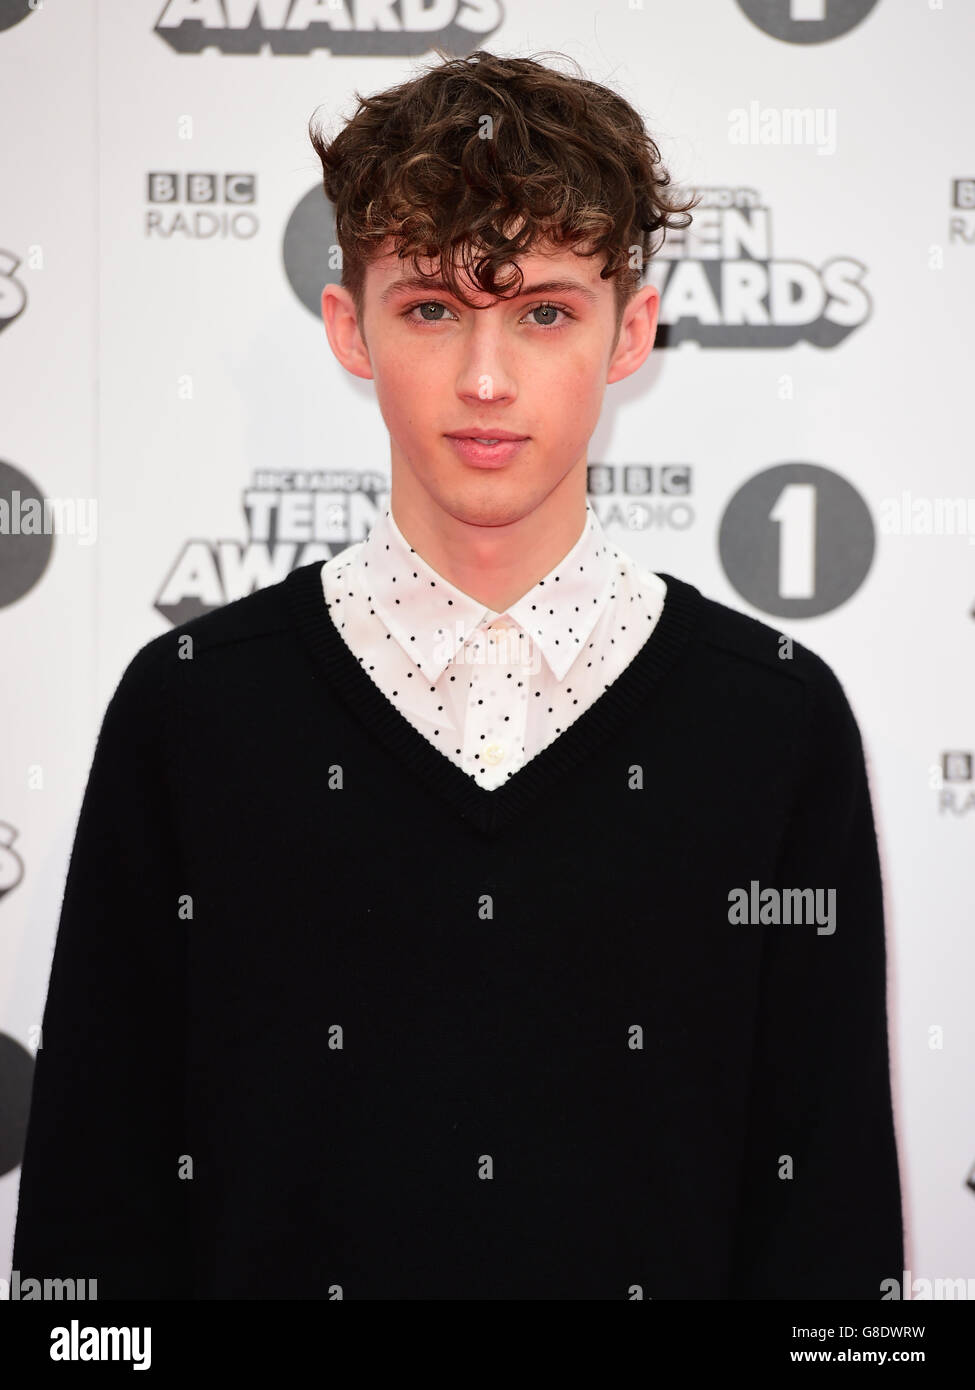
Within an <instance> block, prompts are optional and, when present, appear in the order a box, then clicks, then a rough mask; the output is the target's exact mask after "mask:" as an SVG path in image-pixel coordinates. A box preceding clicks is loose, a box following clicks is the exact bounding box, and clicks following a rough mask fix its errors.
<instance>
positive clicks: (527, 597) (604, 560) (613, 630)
mask: <svg viewBox="0 0 975 1390" xmlns="http://www.w3.org/2000/svg"><path fill="white" fill-rule="evenodd" d="M322 588H323V590H324V594H325V602H326V603H327V605H328V609H329V614H330V616H331V618H332V621H333V623H334V624H335V627H336V628H337V629H338V631H339V633H340V634H341V636H342V638H343V640H344V641H345V643H346V645H347V646H348V647H349V648H350V649H351V651H352V652H353V654H354V655H355V656H356V657H357V658H358V660H359V662H360V663H361V665H362V666H363V668H364V669H365V671H366V672H367V673H368V674H369V676H370V677H371V678H372V680H373V681H374V682H375V684H376V685H377V686H378V687H379V689H380V690H381V691H382V692H383V694H384V695H385V696H386V698H387V699H388V700H390V701H391V702H392V703H393V704H394V705H395V706H396V708H397V709H398V710H399V712H400V713H401V714H402V715H403V717H404V718H405V719H407V720H409V722H410V723H411V724H412V725H413V727H414V728H415V729H417V730H418V731H419V732H420V733H422V734H423V735H424V737H425V738H427V739H428V740H429V741H430V743H432V744H433V746H434V747H435V748H437V749H439V751H440V752H441V753H442V754H443V755H444V757H446V758H450V759H451V761H452V762H454V763H456V764H457V766H458V767H460V768H461V769H462V770H463V771H464V772H467V773H469V775H470V776H471V777H472V778H474V779H475V781H476V782H477V783H478V785H479V786H481V787H483V788H485V790H488V791H494V790H495V789H496V788H498V787H500V786H502V785H503V784H504V783H505V782H506V781H507V780H508V778H509V777H512V776H514V775H515V774H516V773H517V772H518V771H519V769H520V768H522V767H524V765H525V763H526V762H528V760H529V759H530V758H533V757H534V756H535V754H536V753H540V752H541V750H542V749H543V748H545V747H547V746H548V744H549V743H551V742H552V741H553V739H556V738H558V736H559V734H561V733H563V732H564V730H565V729H567V728H568V726H569V725H570V724H571V723H572V722H573V721H574V720H576V719H578V717H579V715H580V714H582V713H583V712H584V711H585V710H586V709H588V707H589V706H590V705H591V704H593V703H594V702H595V701H596V700H597V699H598V698H599V696H600V695H601V694H602V693H603V691H604V690H606V688H607V686H609V685H611V684H612V683H613V681H615V680H616V678H617V677H618V676H619V675H620V674H621V673H622V672H623V671H624V670H625V669H626V667H627V666H628V665H629V663H630V662H631V661H632V659H633V657H634V656H635V655H636V653H637V652H638V651H639V650H640V648H641V647H642V646H643V645H644V643H645V642H646V641H647V640H648V638H649V637H650V635H651V633H652V632H653V629H654V627H655V626H656V624H657V621H658V619H659V617H660V614H661V612H662V610H663V604H664V598H665V596H666V592H667V586H666V584H665V582H664V580H663V579H661V578H660V576H659V575H657V574H654V573H652V572H644V571H642V570H640V569H639V568H638V567H637V565H636V563H635V562H634V561H633V560H632V559H631V558H630V557H629V556H628V555H626V554H625V552H623V551H621V550H619V549H617V548H616V547H615V546H614V545H613V544H612V543H611V542H610V540H609V539H608V537H607V536H606V533H605V531H604V529H603V527H602V525H601V523H600V522H599V519H598V517H597V516H596V513H595V512H594V511H593V509H592V507H591V505H590V504H589V502H588V500H587V502H586V520H585V524H584V526H583V530H582V534H581V535H580V537H579V539H578V540H577V541H576V543H575V545H574V546H573V547H572V549H571V550H570V551H569V552H568V554H567V555H566V556H565V557H564V559H562V560H561V561H560V563H559V564H558V565H556V567H555V568H554V569H553V570H551V571H550V572H549V573H548V574H546V575H544V576H543V577H542V578H540V579H539V580H538V581H537V583H536V584H535V585H534V586H533V587H532V588H530V589H529V590H528V592H527V593H526V594H524V595H523V596H522V597H521V598H520V599H518V601H517V602H516V603H514V604H512V605H511V607H510V608H508V609H507V610H506V612H505V613H503V614H502V613H496V612H494V611H493V610H492V609H490V608H487V607H485V606H484V604H482V603H479V602H478V601H477V600H476V599H474V598H472V597H471V596H470V595H469V594H465V593H463V592H462V591H461V590H460V589H457V588H455V587H454V585H453V584H451V583H450V582H449V581H448V580H446V579H444V578H443V576H442V575H440V574H438V573H437V571H436V570H434V569H432V568H431V567H430V565H428V564H427V563H426V561H425V560H423V559H422V557H421V556H420V555H418V554H417V552H416V551H415V550H414V549H413V548H412V546H411V545H410V544H409V542H408V541H407V540H406V538H405V537H404V535H403V534H402V532H401V531H400V529H399V527H398V526H397V524H396V521H395V519H394V517H393V515H392V511H391V510H390V509H389V508H386V510H385V511H383V512H382V513H380V515H379V517H378V518H377V520H376V522H375V523H374V525H373V527H372V530H371V531H370V532H369V535H368V536H367V537H366V539H365V540H364V541H359V542H357V543H356V544H354V545H351V546H348V547H347V548H346V549H345V550H343V551H341V552H340V553H339V554H338V555H335V556H333V557H332V559H330V560H327V561H326V562H325V563H324V564H323V566H322Z"/></svg>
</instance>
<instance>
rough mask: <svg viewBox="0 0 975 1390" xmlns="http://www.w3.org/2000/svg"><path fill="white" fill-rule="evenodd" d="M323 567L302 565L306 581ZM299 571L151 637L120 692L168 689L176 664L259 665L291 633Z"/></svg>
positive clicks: (236, 669)
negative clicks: (271, 647) (270, 648)
mask: <svg viewBox="0 0 975 1390" xmlns="http://www.w3.org/2000/svg"><path fill="white" fill-rule="evenodd" d="M320 569H321V565H320V564H319V563H314V564H311V565H306V566H302V567H301V571H300V572H301V573H302V574H303V575H304V578H305V582H306V584H307V583H310V582H311V580H310V572H311V571H312V570H315V571H320ZM298 573H299V571H296V570H292V571H291V573H290V574H289V575H287V576H286V577H285V578H284V579H283V580H280V581H279V582H277V583H275V584H269V585H266V586H265V587H264V588H260V589H255V590H254V592H253V593H250V594H247V595H245V596H244V597H243V598H239V599H234V600H233V601H232V602H230V603H227V604H225V605H223V606H222V607H220V608H216V609H213V610H212V611H211V612H209V613H203V614H200V615H199V616H198V617H195V618H189V619H187V620H186V621H185V622H182V623H178V624H177V625H176V626H174V627H172V628H169V629H168V630H167V631H166V632H162V633H160V634H159V635H158V636H156V637H153V638H150V639H149V641H147V642H146V643H144V644H143V646H141V647H140V648H139V649H138V650H137V651H136V653H135V654H134V656H132V658H131V659H130V661H129V662H128V665H127V666H126V667H125V670H124V671H123V673H122V676H121V678H120V680H119V684H118V688H117V690H116V696H115V698H116V699H118V698H120V697H123V698H124V697H125V696H127V695H130V694H131V695H132V696H133V697H134V696H135V695H136V694H137V693H139V692H142V693H143V694H148V693H149V692H150V691H155V692H157V693H158V692H160V691H162V692H165V691H166V689H167V688H168V681H169V678H170V675H171V674H172V672H173V671H175V670H179V671H181V672H185V671H187V670H189V669H192V670H195V671H196V672H198V673H201V672H203V671H206V672H208V673H211V674H213V675H217V676H227V675H233V674H238V673H240V671H241V670H243V669H245V668H246V667H247V666H248V665H251V666H258V665H259V664H260V663H261V662H262V659H264V657H266V655H267V648H268V646H269V645H271V644H273V643H275V642H280V641H281V639H282V638H287V637H288V635H289V634H290V632H291V631H292V629H293V627H294V617H293V614H292V611H291V605H290V602H289V594H290V591H291V589H292V588H293V586H294V582H295V577H296V575H297V574H298ZM323 602H324V598H323Z"/></svg>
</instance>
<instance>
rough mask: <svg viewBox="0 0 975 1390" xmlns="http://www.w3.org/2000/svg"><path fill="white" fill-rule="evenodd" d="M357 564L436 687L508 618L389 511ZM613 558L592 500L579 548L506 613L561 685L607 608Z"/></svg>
mask: <svg viewBox="0 0 975 1390" xmlns="http://www.w3.org/2000/svg"><path fill="white" fill-rule="evenodd" d="M356 563H357V564H358V565H360V566H361V567H363V577H364V579H365V581H366V584H367V588H366V593H367V594H368V595H369V599H370V602H371V604H372V606H373V608H374V609H375V611H376V613H377V614H378V615H379V617H380V618H381V619H382V621H383V622H384V623H385V625H386V628H387V630H388V631H389V632H390V633H391V634H392V636H393V638H394V639H395V640H396V641H397V642H398V643H399V645H400V646H401V647H402V648H403V650H404V651H405V652H406V654H407V655H408V656H409V658H410V659H411V660H412V661H415V662H416V663H417V665H418V666H419V667H420V670H421V671H422V672H423V674H424V676H426V678H427V679H428V680H430V681H435V680H436V679H437V678H438V677H439V676H440V675H441V674H442V673H443V671H444V670H445V668H446V667H447V666H448V664H449V663H450V662H451V661H452V660H453V659H454V657H455V656H456V654H457V652H458V650H459V649H460V648H461V647H462V646H463V645H464V643H465V642H466V641H467V640H468V639H469V638H470V636H471V635H472V633H473V632H474V631H475V629H476V628H477V627H478V626H479V625H480V624H481V623H482V622H484V621H485V620H487V621H488V622H490V621H492V620H493V619H495V618H499V617H501V616H502V615H501V614H500V613H497V612H495V610H494V609H492V608H488V607H486V606H485V605H484V604H483V603H479V602H478V600H477V599H475V598H472V597H471V596H470V594H465V593H463V592H462V591H461V590H460V589H458V588H456V586H455V585H453V584H451V583H450V581H449V580H447V579H445V578H444V577H443V575H441V574H439V573H438V572H437V571H436V570H435V569H433V568H432V567H431V566H430V565H428V564H427V562H426V561H425V560H424V559H423V557H422V555H419V554H418V553H417V552H416V551H415V550H414V549H413V547H412V546H411V545H410V543H409V541H407V539H406V537H405V536H404V535H403V533H402V531H400V529H399V527H398V526H397V524H396V521H395V519H394V517H393V514H392V510H391V509H390V508H389V507H387V508H386V509H385V510H384V511H383V512H382V513H380V515H379V517H378V518H377V520H376V521H375V523H374V524H373V527H372V530H371V531H370V532H369V535H368V536H367V538H366V540H365V541H364V543H363V545H362V548H361V550H360V552H359V554H358V556H357V559H356ZM614 575H615V554H614V549H613V547H612V546H611V545H610V543H609V540H608V538H607V536H606V533H605V531H604V530H603V528H602V526H601V524H600V522H599V519H598V517H597V516H596V513H595V512H594V511H593V509H592V507H591V506H590V504H589V501H588V499H587V501H586V520H585V524H584V526H583V529H582V533H581V535H580V536H579V539H578V540H577V541H576V543H575V545H574V546H573V547H572V549H571V550H570V551H569V552H568V554H567V555H565V556H564V557H563V559H562V560H560V562H559V563H558V564H557V565H556V566H555V568H554V569H552V570H550V571H549V573H548V574H546V575H544V576H543V577H542V578H541V579H539V580H538V581H537V583H535V584H534V585H533V586H532V588H530V589H529V590H528V592H527V593H525V594H523V595H522V597H521V598H520V599H518V600H517V601H516V602H515V603H513V604H511V606H510V607H509V608H507V609H505V612H506V613H507V615H508V616H509V618H511V619H512V620H513V621H514V622H516V623H517V624H518V625H519V626H520V627H521V628H523V629H524V631H525V632H527V633H528V634H529V635H530V636H531V638H532V640H533V641H534V642H536V643H537V644H538V646H539V648H540V650H541V651H542V653H543V654H544V656H545V659H546V661H547V662H548V664H549V667H550V668H551V670H552V671H553V673H554V674H555V676H556V677H557V679H558V680H563V679H564V677H565V675H566V673H567V672H568V670H569V667H570V666H571V665H572V663H573V661H574V660H575V658H576V657H577V656H578V654H579V652H580V650H581V649H582V647H583V646H584V645H585V643H586V641H587V640H588V638H589V636H590V634H591V632H592V630H593V628H594V627H595V625H596V623H597V621H598V620H599V618H600V617H601V615H602V612H603V609H604V608H605V606H606V604H607V602H608V601H609V597H610V593H611V592H612V588H613V581H614Z"/></svg>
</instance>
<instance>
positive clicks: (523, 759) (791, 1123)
mask: <svg viewBox="0 0 975 1390" xmlns="http://www.w3.org/2000/svg"><path fill="white" fill-rule="evenodd" d="M314 138H315V144H316V149H317V150H318V152H319V154H320V155H321V158H322V162H323V168H324V174H325V190H326V192H327V194H328V195H329V197H330V198H331V199H332V201H333V203H334V205H335V210H336V222H337V227H338V235H339V238H340V240H341V244H342V250H343V255H344V260H343V283H342V285H341V286H329V287H327V288H326V289H325V292H324V295H323V303H322V308H323V315H324V320H325V326H326V329H327V332H328V338H329V341H330V343H331V345H332V348H333V350H334V352H335V355H336V356H337V358H338V359H339V361H340V362H341V363H342V365H343V366H344V367H345V368H346V369H347V370H349V371H350V372H352V373H354V374H356V375H358V376H361V377H366V378H368V379H371V380H373V381H374V382H375V388H376V393H377V397H378V401H379V406H380V409H381V411H382V414H383V418H384V420H385V423H386V425H387V427H388V430H389V435H390V448H391V466H392V487H391V494H390V505H389V507H388V508H386V509H384V510H383V512H382V513H381V515H380V516H379V519H378V521H377V523H376V525H375V527H374V528H373V531H372V532H371V533H370V535H369V536H368V538H367V539H366V540H365V541H364V542H360V543H357V544H355V545H353V546H351V547H349V548H348V549H347V550H346V551H343V552H342V553H340V554H339V555H336V556H335V557H333V559H332V560H330V561H328V562H327V563H326V564H324V565H320V564H311V565H307V566H303V567H300V568H298V569H296V570H295V571H294V572H293V573H292V574H291V575H290V576H289V578H288V579H287V580H285V581H284V582H283V583H281V584H276V585H274V586H272V587H270V588H266V589H264V590H261V591H259V592H256V593H254V594H252V595H250V596H249V597H247V598H245V599H243V600H240V601H239V602H236V603H232V604H230V605H228V606H227V607H225V608H224V609H222V610H221V611H219V612H217V613H213V614H211V615H208V616H206V617H204V618H200V619H197V620H196V621H194V622H190V623H187V624H184V625H183V627H181V628H179V629H177V630H176V631H173V632H169V633H166V634H164V635H162V636H160V637H157V638H156V639H154V640H153V641H151V642H149V643H148V644H147V645H146V646H145V647H143V648H142V650H141V651H140V652H139V653H138V654H137V655H136V656H135V658H134V659H133V661H132V662H131V664H130V665H129V667H128V668H127V670H126V672H125V673H124V675H123V678H122V680H121V682H120V685H119V688H118V690H117V691H116V693H115V695H114V697H113V699H112V702H111V704H110V706H109V708H108V711H107V713H106V716H105V721H104V725H103V727H102V731H101V735H100V738H99V743H98V747H97V749H96V753H95V758H94V764H93V767H92V771H91V777H90V781H89V785H88V789H87V792H86V795H85V800H84V804H83V808H82V812H81V819H80V823H79V826H78V831H77V838H76V843H75V847H74V850H73V854H72V859H71V864H70V870H69V877H68V882H67V887H66V892H65V899H64V907H63V912H62V918H61V923H60V928H59V935H58V941H57V947H56V952H55V957H54V962H53V969H52V974H51V981H50V987H49V994H48V1000H47V1006H46V1011H45V1015H44V1030H43V1048H42V1049H41V1050H40V1052H39V1053H38V1058H37V1070H36V1077H35V1088H34V1097H33V1108H32V1113H31V1117H30V1126H29V1132H28V1137H27V1146H26V1153H25V1157H24V1163H23V1173H22V1181H21V1195H20V1207H19V1213H18V1227H17V1237H16V1248H15V1266H16V1267H17V1268H18V1269H20V1271H21V1278H24V1277H27V1276H29V1275H32V1274H33V1275H39V1276H42V1275H50V1276H53V1275H62V1276H66V1275H70V1274H75V1275H79V1276H80V1275H85V1276H87V1277H89V1278H91V1277H96V1278H97V1279H98V1289H99V1296H100V1297H102V1298H105V1297H111V1296H114V1295H119V1296H126V1295H127V1296H137V1297H138V1296H142V1297H154V1298H155V1297H180V1296H183V1297H197V1298H210V1297H229V1298H236V1297H257V1298H262V1297H267V1298H280V1297H320V1298H334V1297H344V1298H360V1299H363V1298H364V1299H375V1298H394V1299H412V1298H433V1299H458V1298H459V1299H473V1298H486V1299H503V1298H513V1299H542V1298H549V1299H551V1298H555V1299H562V1298H565V1299H577V1298H584V1299H590V1298H592V1299H614V1298H616V1299H631V1298H637V1297H644V1298H654V1299H661V1298H690V1299H705V1298H707V1299H713V1298H718V1299H740V1298H777V1299H781V1298H829V1297H838V1298H850V1299H878V1298H880V1296H881V1282H882V1280H884V1279H885V1278H890V1277H899V1275H900V1271H901V1267H902V1263H903V1258H902V1257H903V1245H902V1227H901V1204H900V1186H899V1179H898V1166H897V1152H896V1145H895V1136H894V1127H893V1118H892V1110H891V1092H890V1079H889V1071H888V1041H887V1019H886V1006H885V985H886V977H885V942H884V921H883V908H882V892H881V878H880V871H879V865H878V854H877V844H876V839H875V834H874V825H873V818H872V811H871V801H870V794H869V788H868V781H867V775H866V769H865V764H864V757H863V750H862V746H861V740H860V735H859V731H858V728H857V724H856V722H855V719H854V716H853V714H852V713H851V710H850V707H849V704H848V702H847V700H846V698H845V695H844V693H843V690H842V687H841V686H840V684H839V682H838V680H837V678H836V676H835V675H834V674H833V672H832V671H831V670H830V668H829V667H828V666H827V665H826V664H825V663H824V662H823V661H822V660H821V659H820V658H818V657H817V656H816V655H814V654H813V653H812V652H811V651H809V650H808V649H806V648H805V647H803V646H801V645H800V644H798V643H792V642H789V641H787V640H786V639H784V638H783V637H782V635H781V634H780V633H778V632H777V631H775V630H774V629H773V628H771V627H769V626H766V625H765V624H763V623H760V622H757V621H755V620H754V619H752V618H750V617H747V616H745V615H743V614H740V613H738V612H736V611H734V610H732V609H730V608H728V607H725V606H722V605H721V604H719V603H717V602H715V601H714V600H712V599H709V598H706V597H705V596H704V595H702V594H701V593H700V592H699V591H698V590H697V589H696V588H695V587H694V586H693V585H691V584H690V583H688V582H687V581H686V580H682V579H679V578H676V577H675V576H673V575H669V574H664V575H656V574H654V573H651V572H644V571H643V570H641V569H640V568H639V567H638V566H637V565H635V564H634V562H633V561H632V560H631V559H630V558H629V557H628V556H627V555H626V553H625V552H624V551H621V550H619V549H617V548H616V547H614V546H613V545H612V544H610V542H609V540H608V538H607V537H606V536H605V534H603V532H602V531H601V528H600V526H599V524H598V522H597V520H596V517H595V515H594V513H593V512H592V510H591V509H590V508H589V507H588V505H587V499H586V456H587V445H588V441H589V438H590V436H591V434H592V431H593V428H594V426H595V424H596V421H597V419H598V417H599V412H600V409H601V406H602V402H603V394H604V390H605V387H606V386H607V385H608V384H610V383H612V382H615V381H618V380H621V379H622V378H624V377H626V376H629V375H630V374H632V373H633V372H635V371H636V370H638V368H639V367H640V366H641V365H642V363H643V362H644V361H645V360H646V357H647V355H648V353H649V352H650V350H651V347H652V345H653V339H654V333H655V328H656V315H657V294H656V292H655V291H654V290H653V289H652V288H651V287H649V286H643V287H640V285H639V283H638V282H639V278H640V277H639V273H638V269H639V262H640V259H641V257H642V260H643V263H645V261H646V257H647V254H648V253H649V251H650V249H651V237H652V234H653V233H654V232H656V231H658V230H660V229H662V228H666V227H667V226H673V225H680V223H679V221H678V219H679V218H680V217H681V216H684V215H686V211H687V205H686V204H685V205H681V204H680V203H678V201H677V200H676V199H675V198H672V197H670V196H669V195H668V190H667V176H666V174H665V173H664V171H663V169H662V167H661V165H660V160H659V154H658V152H657V150H656V148H655V146H654V145H653V143H652V141H650V140H649V137H648V136H647V135H646V132H645V131H644V129H643V127H642V123H641V121H640V118H639V117H638V116H637V114H636V113H635V112H634V111H633V110H632V108H631V107H630V106H628V105H627V103H625V102H624V101H623V100H622V99H621V98H620V97H618V96H616V95H614V94H613V93H611V92H609V91H608V90H607V89H605V88H603V87H600V86H598V85H596V84H593V83H589V82H585V81H583V80H581V79H578V78H574V77H570V76H566V75H564V74H562V73H560V72H557V71H555V70H552V69H549V68H546V67H544V66H542V65H540V64H538V63H536V62H533V61H531V60H528V59H514V58H512V59H504V58H499V57H495V56H493V55H491V54H487V53H483V52H479V53H475V54H473V55H471V56H470V57H469V58H466V59H459V60H455V61H450V60H446V61H442V62H441V63H440V65H439V66H437V67H435V68H433V69H431V70H430V71H428V72H426V73H424V74H422V75H421V76H419V77H418V78H416V79H415V80H413V81H411V82H409V83H406V84H405V85H403V86H401V87H398V88H396V89H394V90H392V91H390V92H386V93H383V94H381V95H379V96H377V97H372V98H368V99H366V100H364V101H363V102H362V104H361V106H360V109H359V111H358V113H357V114H356V116H355V118H354V119H353V120H352V121H351V122H350V123H349V124H348V125H346V126H345V128H344V129H343V130H342V132H341V133H340V134H339V135H338V136H337V138H336V139H335V140H334V141H333V142H331V143H327V142H325V141H324V140H323V139H322V138H321V136H320V135H316V136H315V137H314ZM633 248H636V249H637V251H638V252H640V253H641V254H640V256H638V257H636V265H637V269H636V270H634V269H633V266H634V258H633V255H632V252H633ZM472 437H475V438H478V439H481V440H485V441H500V442H484V443H480V444H479V443H476V442H472ZM803 895H805V896H803ZM834 895H835V896H834ZM811 899H814V900H816V901H817V902H818V901H820V900H826V901H829V903H830V911H829V913H828V914H827V915H826V916H824V915H822V914H816V915H810V916H807V917H806V919H805V920H803V914H802V912H799V913H798V914H797V918H798V920H797V919H796V917H791V918H790V913H789V912H788V911H785V912H784V913H780V912H778V911H777V910H776V905H777V904H780V903H785V904H789V903H790V902H791V903H792V905H793V906H795V905H796V903H797V902H801V903H803V904H806V903H807V902H808V901H810V900H811Z"/></svg>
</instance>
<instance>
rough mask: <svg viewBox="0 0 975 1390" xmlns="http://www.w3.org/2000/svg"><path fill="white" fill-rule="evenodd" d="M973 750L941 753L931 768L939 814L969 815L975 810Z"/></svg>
mask: <svg viewBox="0 0 975 1390" xmlns="http://www.w3.org/2000/svg"><path fill="white" fill-rule="evenodd" d="M972 763H973V758H972V754H971V752H957V751H952V752H949V753H942V754H941V762H940V763H935V765H934V767H933V768H932V769H931V774H932V775H931V785H932V786H933V787H934V789H935V791H936V792H937V793H938V814H939V815H942V816H944V815H949V814H950V815H954V816H967V815H968V813H969V812H970V811H975V768H973V766H972Z"/></svg>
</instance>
